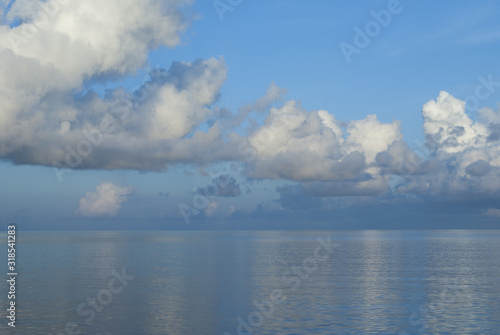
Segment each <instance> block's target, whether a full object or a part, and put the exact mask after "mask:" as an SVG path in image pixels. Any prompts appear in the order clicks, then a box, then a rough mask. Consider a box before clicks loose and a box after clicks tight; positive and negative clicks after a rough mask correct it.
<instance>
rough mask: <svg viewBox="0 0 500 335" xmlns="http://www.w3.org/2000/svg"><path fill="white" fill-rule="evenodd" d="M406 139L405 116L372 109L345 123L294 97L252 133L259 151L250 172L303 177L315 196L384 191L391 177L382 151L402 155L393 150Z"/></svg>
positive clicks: (257, 175)
mask: <svg viewBox="0 0 500 335" xmlns="http://www.w3.org/2000/svg"><path fill="white" fill-rule="evenodd" d="M344 128H345V130H344ZM401 141H402V135H401V130H400V124H399V122H396V121H394V122H392V123H381V122H380V121H378V120H377V117H376V116H375V115H368V116H367V117H366V118H364V119H362V120H354V121H351V122H349V123H348V124H347V126H346V127H344V125H343V124H342V123H341V122H339V121H337V120H336V119H335V116H334V115H333V114H330V113H328V112H327V111H325V110H319V111H306V110H304V109H303V108H302V107H301V105H300V104H299V103H298V102H296V101H294V100H291V101H287V102H285V103H284V105H283V106H282V107H279V108H275V107H273V108H271V110H270V112H269V114H268V116H267V118H266V120H265V122H264V125H263V126H261V127H260V128H258V129H256V130H255V131H254V132H253V133H251V134H250V135H249V137H248V143H249V145H250V146H251V148H253V150H254V157H253V159H250V160H249V162H248V164H247V166H246V173H247V175H248V176H249V177H252V178H267V179H287V180H293V181H299V182H302V185H303V186H304V190H309V192H310V195H313V196H343V195H367V194H370V195H372V194H381V193H384V192H386V191H387V188H388V186H389V180H390V178H389V177H388V176H386V175H385V174H386V173H387V172H389V170H388V169H387V167H386V168H385V169H383V167H382V166H381V163H380V162H378V161H377V157H379V156H378V155H380V154H384V153H386V154H387V156H388V157H389V158H391V157H392V156H396V155H395V154H391V151H388V150H393V151H394V150H395V149H394V146H395V145H396V144H397V143H399V142H401ZM400 146H401V149H400V150H399V152H404V153H405V154H408V152H410V150H409V149H408V147H407V146H406V145H400ZM382 158H383V157H382ZM382 158H380V159H379V161H380V160H381V159H382ZM387 159H388V158H387V157H386V160H387ZM391 164H392V165H397V164H396V163H394V162H392V163H390V164H389V165H391ZM394 169H396V168H395V167H394V168H393V170H394ZM316 182H317V184H316Z"/></svg>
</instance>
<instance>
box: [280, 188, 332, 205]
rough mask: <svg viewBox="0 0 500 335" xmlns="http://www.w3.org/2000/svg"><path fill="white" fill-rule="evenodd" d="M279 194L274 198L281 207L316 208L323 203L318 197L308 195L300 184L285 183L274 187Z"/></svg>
mask: <svg viewBox="0 0 500 335" xmlns="http://www.w3.org/2000/svg"><path fill="white" fill-rule="evenodd" d="M276 191H277V192H278V193H279V194H280V197H279V199H278V200H276V201H277V202H278V203H279V204H280V205H281V207H282V208H284V209H288V210H305V209H315V208H316V209H317V208H320V207H321V206H322V205H323V202H322V200H321V199H320V198H315V197H311V196H308V195H306V194H305V193H304V190H303V188H302V186H301V185H290V184H286V185H283V186H280V187H278V188H277V189H276Z"/></svg>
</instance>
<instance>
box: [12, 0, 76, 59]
mask: <svg viewBox="0 0 500 335" xmlns="http://www.w3.org/2000/svg"><path fill="white" fill-rule="evenodd" d="M68 2H69V0H49V1H45V2H42V5H41V10H40V11H38V12H37V13H36V14H35V15H34V18H33V21H32V23H23V24H21V25H20V26H19V27H16V28H14V29H11V30H10V32H9V34H8V35H7V38H8V39H9V42H10V44H11V46H12V49H13V50H14V51H16V52H17V51H19V48H20V46H22V45H23V44H26V43H28V42H29V40H31V39H33V38H34V37H35V36H36V35H38V33H39V31H40V30H42V29H45V27H46V26H47V24H49V22H50V20H51V19H53V18H54V17H56V15H57V14H58V13H59V12H60V11H61V5H66V4H67V3H68ZM14 30H17V31H16V32H14Z"/></svg>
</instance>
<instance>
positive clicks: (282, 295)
mask: <svg viewBox="0 0 500 335" xmlns="http://www.w3.org/2000/svg"><path fill="white" fill-rule="evenodd" d="M316 241H317V242H318V245H317V246H316V248H314V251H313V252H312V255H311V256H309V257H307V258H305V259H304V260H303V261H302V263H301V264H300V265H298V266H292V267H291V268H290V270H287V271H285V272H284V273H283V275H282V277H281V281H282V282H283V284H284V285H286V286H288V287H286V288H283V289H274V290H272V291H271V293H270V294H269V297H268V298H267V299H265V300H264V301H262V302H259V301H255V300H254V301H253V305H254V306H255V310H254V311H252V312H250V313H249V314H248V315H247V317H246V318H242V317H241V316H239V317H237V318H236V321H237V322H238V326H237V328H236V334H237V335H252V334H254V331H255V328H258V327H260V326H262V325H263V323H264V321H265V318H270V317H272V316H273V315H274V313H275V312H276V310H277V307H278V306H279V305H281V304H282V303H283V302H284V301H285V300H286V299H287V295H290V294H292V293H293V292H295V291H297V290H298V289H299V288H300V287H301V285H302V283H303V282H304V281H306V280H308V279H309V278H310V276H311V275H313V274H314V273H316V272H317V271H318V269H319V265H320V264H321V263H323V262H325V261H327V260H328V259H330V257H331V255H332V254H333V251H334V249H335V248H338V247H339V246H340V244H337V243H333V242H332V236H331V235H328V236H326V237H325V238H321V237H318V238H316ZM259 333H260V332H259ZM223 335H232V334H230V333H228V332H225V333H224V334H223Z"/></svg>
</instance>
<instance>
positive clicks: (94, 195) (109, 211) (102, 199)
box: [77, 182, 135, 217]
mask: <svg viewBox="0 0 500 335" xmlns="http://www.w3.org/2000/svg"><path fill="white" fill-rule="evenodd" d="M134 192H135V190H134V188H133V187H128V186H118V185H115V184H113V183H112V182H104V183H102V184H100V185H98V186H97V187H96V189H95V192H87V193H86V194H85V196H84V197H82V198H81V199H80V201H79V202H78V210H77V214H78V215H81V216H87V217H112V216H115V215H116V213H118V211H119V210H120V208H121V206H122V204H123V203H124V202H126V201H127V200H128V197H129V196H130V195H132V194H133V193H134Z"/></svg>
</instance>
